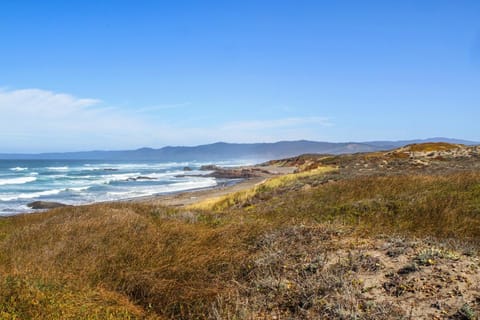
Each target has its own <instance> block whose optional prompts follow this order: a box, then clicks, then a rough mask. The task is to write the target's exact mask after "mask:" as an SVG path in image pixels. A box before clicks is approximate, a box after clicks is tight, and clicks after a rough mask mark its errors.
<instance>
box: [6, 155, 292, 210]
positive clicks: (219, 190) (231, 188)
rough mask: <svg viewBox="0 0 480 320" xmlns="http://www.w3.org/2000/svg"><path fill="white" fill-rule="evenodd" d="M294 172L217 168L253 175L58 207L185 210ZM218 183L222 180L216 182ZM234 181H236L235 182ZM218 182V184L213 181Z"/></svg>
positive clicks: (258, 167)
mask: <svg viewBox="0 0 480 320" xmlns="http://www.w3.org/2000/svg"><path fill="white" fill-rule="evenodd" d="M296 169H297V168H296V167H278V166H275V165H270V166H262V165H259V164H258V165H252V166H238V167H227V168H225V167H218V170H219V171H221V172H224V173H225V172H228V173H232V172H237V173H238V172H242V171H245V170H247V171H249V172H254V173H255V175H252V176H249V177H244V178H240V177H239V178H231V179H226V178H223V180H224V181H221V183H218V184H217V185H216V186H211V187H205V188H196V189H189V190H182V191H176V192H172V193H166V194H161V193H159V194H153V195H148V196H140V197H134V198H125V199H118V200H113V201H94V202H91V203H84V204H74V205H69V204H64V203H58V204H60V205H61V206H59V208H63V207H78V206H89V205H95V204H102V203H143V204H150V205H155V206H167V207H185V206H188V205H191V204H195V203H197V202H202V201H204V200H207V199H211V198H216V197H221V196H225V195H228V194H232V193H235V192H239V191H243V190H247V189H250V188H253V187H254V186H256V185H258V184H261V183H263V182H264V181H266V180H267V179H269V178H271V177H275V176H277V177H278V176H282V175H286V174H290V173H293V172H294V171H295V170H296ZM217 179H220V180H222V178H217ZM235 180H239V181H238V182H235ZM217 182H218V181H217ZM45 203H46V204H47V205H48V204H51V203H55V202H48V201H45ZM52 209H55V208H39V209H31V210H30V211H27V212H21V213H17V214H11V215H5V216H2V217H11V216H17V215H24V214H41V213H45V212H47V211H50V210H52Z"/></svg>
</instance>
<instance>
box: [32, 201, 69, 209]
mask: <svg viewBox="0 0 480 320" xmlns="http://www.w3.org/2000/svg"><path fill="white" fill-rule="evenodd" d="M27 206H28V207H29V208H31V209H35V210H37V209H55V208H61V207H70V206H69V205H66V204H64V203H60V202H53V201H34V202H30V203H29V204H27Z"/></svg>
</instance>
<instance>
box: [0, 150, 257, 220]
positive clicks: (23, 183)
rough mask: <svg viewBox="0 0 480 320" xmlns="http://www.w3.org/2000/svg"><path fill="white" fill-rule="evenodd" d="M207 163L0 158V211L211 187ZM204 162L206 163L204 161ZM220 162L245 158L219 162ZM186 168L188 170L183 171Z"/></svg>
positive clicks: (0, 213)
mask: <svg viewBox="0 0 480 320" xmlns="http://www.w3.org/2000/svg"><path fill="white" fill-rule="evenodd" d="M204 164H207V163H200V162H182V163H178V162H169V163H161V162H153V161H135V162H128V161H108V162H107V161H92V160H89V161H82V160H58V161H57V160H0V216H6V215H13V214H18V213H23V212H32V211H33V210H32V209H30V208H28V206H27V204H28V203H30V202H33V201H37V200H42V201H56V202H61V203H65V204H72V205H75V204H87V203H94V202H102V201H114V200H121V199H129V198H135V197H143V196H150V195H156V194H168V193H173V192H180V191H185V190H192V189H198V188H207V187H213V186H216V185H217V184H218V183H221V182H222V183H223V181H218V180H217V179H215V178H211V177H204V176H203V177H202V176H199V175H205V174H206V173H208V172H205V171H200V170H199V169H200V167H201V166H202V165H204ZM208 164H212V162H209V163H208ZM215 164H217V165H220V166H232V165H244V164H249V163H248V162H234V161H224V162H220V163H218V162H217V163H215ZM185 167H190V168H191V169H193V170H192V171H188V170H187V171H184V168H185Z"/></svg>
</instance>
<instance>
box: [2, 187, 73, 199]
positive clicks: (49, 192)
mask: <svg viewBox="0 0 480 320" xmlns="http://www.w3.org/2000/svg"><path fill="white" fill-rule="evenodd" d="M64 190H65V189H53V190H45V191H39V192H31V193H20V194H15V195H2V196H0V201H12V200H20V199H34V198H39V197H42V196H53V195H55V194H59V193H60V192H62V191H64Z"/></svg>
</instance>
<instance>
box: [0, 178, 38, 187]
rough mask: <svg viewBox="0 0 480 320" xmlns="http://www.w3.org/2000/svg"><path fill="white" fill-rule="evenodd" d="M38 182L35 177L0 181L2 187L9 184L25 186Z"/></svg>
mask: <svg viewBox="0 0 480 320" xmlns="http://www.w3.org/2000/svg"><path fill="white" fill-rule="evenodd" d="M35 180H37V178H35V177H20V178H8V179H0V186H4V185H7V184H24V183H29V182H33V181H35Z"/></svg>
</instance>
